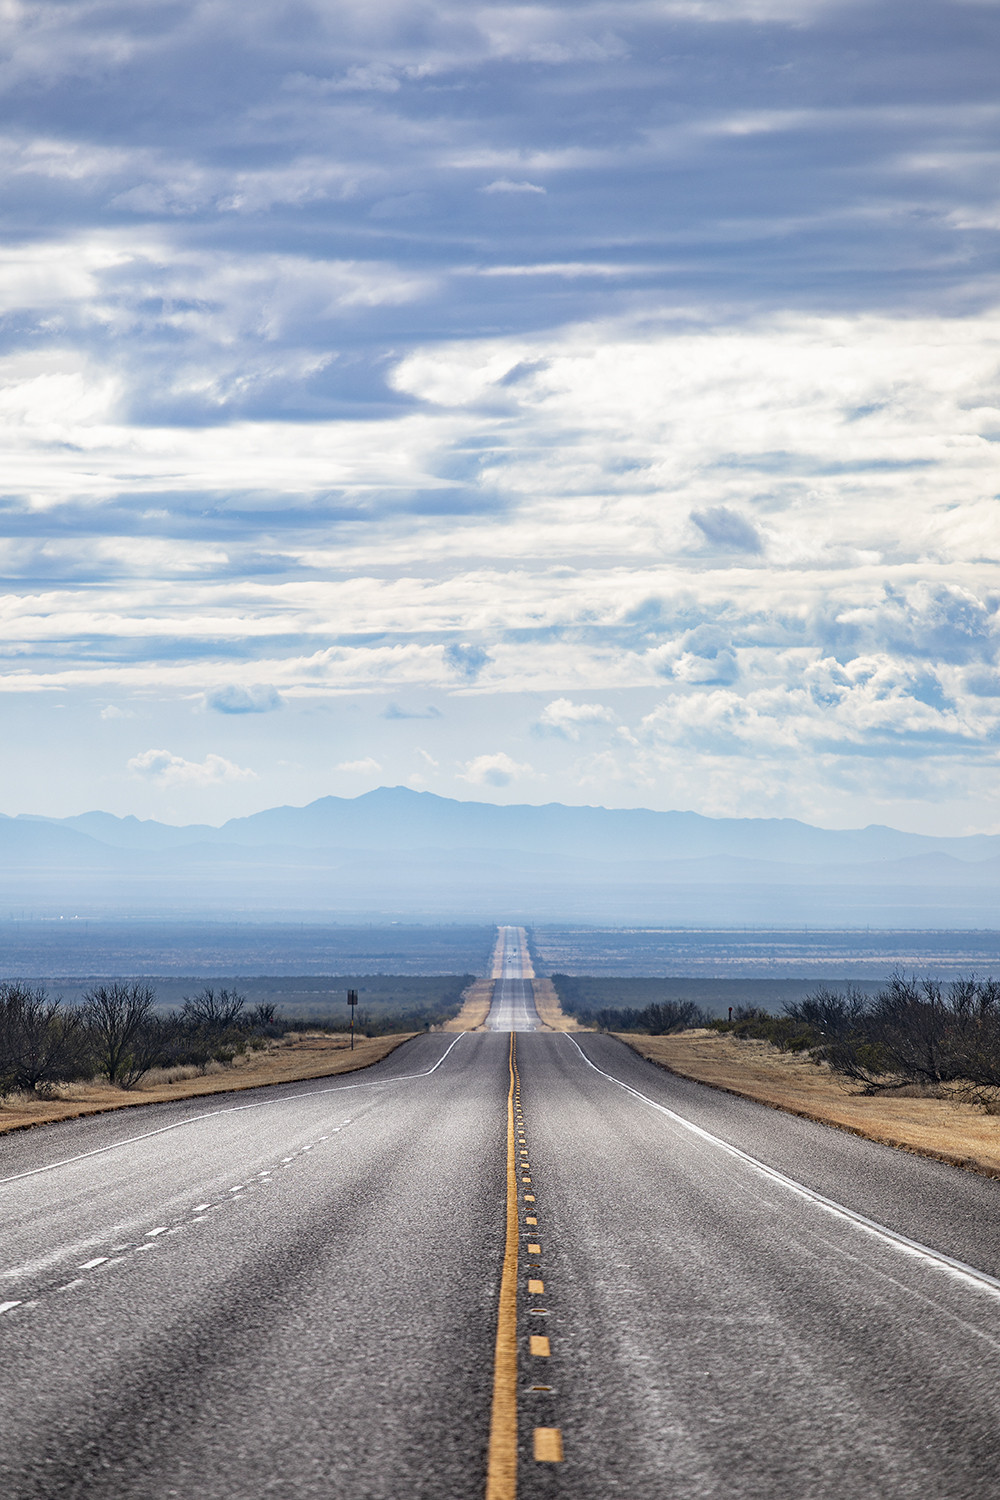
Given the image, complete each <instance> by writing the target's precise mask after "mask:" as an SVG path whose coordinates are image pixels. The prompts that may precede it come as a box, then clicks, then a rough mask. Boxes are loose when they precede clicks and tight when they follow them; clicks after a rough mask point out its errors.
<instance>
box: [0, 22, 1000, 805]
mask: <svg viewBox="0 0 1000 1500" xmlns="http://www.w3.org/2000/svg"><path fill="white" fill-rule="evenodd" d="M4 25H5V27H6V30H7V45H6V46H5V52H7V54H8V57H9V60H8V62H7V64H6V69H5V71H4V72H3V74H2V75H0V84H2V86H3V87H4V88H5V90H6V95H7V109H6V118H7V122H8V123H7V133H6V135H5V137H4V138H3V141H2V143H0V144H2V165H0V171H2V173H3V176H4V185H5V205H6V206H5V210H4V217H5V231H6V233H5V242H6V244H5V249H4V251H3V252H2V254H0V311H2V318H3V328H4V335H5V337H4V342H3V353H2V356H0V439H2V441H3V444H4V450H5V453H6V455H7V462H6V465H5V475H4V494H3V498H2V502H0V503H2V506H3V528H2V534H3V539H2V541H0V560H2V567H3V572H4V575H5V577H6V579H7V580H8V591H7V593H6V595H5V598H4V600H3V604H2V616H0V619H2V639H3V650H4V653H5V663H4V672H3V676H2V679H0V688H3V689H4V690H6V691H5V697H4V700H3V701H4V702H5V704H7V705H8V706H9V708H8V712H9V716H10V722H11V724H12V726H13V733H11V734H10V735H9V736H8V738H7V743H6V745H5V747H4V750H3V756H4V769H5V781H6V784H7V786H8V788H9V789H11V790H10V792H9V796H8V799H7V804H6V805H7V810H9V811H18V810H45V811H53V812H55V811H63V812H71V811H76V810H79V808H80V806H81V805H87V804H92V803H95V802H101V803H103V804H104V805H111V806H114V807H115V808H116V810H119V811H126V810H129V809H130V808H131V807H133V806H134V807H136V808H138V809H139V810H141V811H146V812H156V813H157V814H158V815H160V816H167V817H170V816H174V817H185V818H186V817H190V816H202V815H204V810H205V808H206V807H207V806H208V805H209V799H211V805H212V806H213V807H218V808H219V809H220V810H221V812H222V813H225V812H236V811H242V810H245V809H247V808H249V807H251V806H255V805H260V803H261V802H262V801H263V802H268V801H274V800H278V799H279V798H288V799H289V800H292V799H294V800H304V799H305V798H307V797H308V796H312V795H317V794H319V793H321V792H324V791H327V790H330V789H336V790H343V791H345V792H354V791H357V790H360V789H361V786H362V785H363V784H365V782H366V780H367V781H368V782H374V781H377V780H379V779H382V777H383V774H384V775H388V776H389V777H391V778H392V779H397V780H401V781H402V780H405V781H408V782H409V783H410V784H411V785H414V786H424V785H426V786H433V787H434V788H435V789H438V790H441V791H445V792H452V791H453V792H457V793H458V794H459V795H461V794H462V789H463V788H465V789H466V791H467V790H468V787H469V786H470V785H475V786H478V787H485V788H487V789H491V795H496V796H497V797H498V798H500V799H505V798H510V799H514V798H517V799H523V798H525V797H528V798H530V799H531V800H539V801H540V800H547V799H550V798H559V799H561V800H588V801H597V800H603V801H606V802H609V803H614V804H618V805H628V804H629V803H634V802H635V801H638V800H641V801H643V802H645V803H650V802H652V803H654V804H655V805H659V806H675V805H686V806H694V807H697V808H699V809H700V810H702V811H705V812H709V813H720V812H721V813H743V814H746V813H772V812H787V813H792V814H796V815H801V816H806V817H809V818H812V819H815V820H818V821H830V822H839V823H857V822H860V821H865V820H866V819H867V818H870V817H871V818H883V817H884V818H885V819H886V820H887V821H892V822H894V823H897V824H903V825H904V826H909V827H914V828H926V829H927V830H928V831H942V832H950V831H952V830H953V829H955V830H970V831H972V830H991V829H994V828H996V827H998V826H1000V809H998V806H997V797H996V793H995V790H994V784H995V779H996V778H995V771H996V743H997V734H998V729H1000V674H998V669H997V647H998V626H997V606H998V601H1000V591H998V584H997V572H996V557H997V551H998V547H1000V537H998V528H997V520H996V516H997V490H998V488H1000V485H998V474H997V453H998V446H997V445H998V443H1000V375H998V347H1000V313H997V312H996V311H995V310H994V308H995V304H996V303H997V302H998V301H1000V294H998V291H997V287H996V283H995V273H994V271H993V269H992V261H991V259H990V255H991V247H992V245H993V244H994V243H995V233H996V228H997V227H998V225H1000V209H998V206H997V198H996V189H995V170H994V169H995V161H996V150H997V147H996V127H997V119H998V116H997V110H996V106H995V104H994V103H993V98H992V92H993V82H992V72H993V70H992V67H991V66H990V61H989V60H990V58H991V57H992V58H994V59H995V56H996V41H997V38H996V34H995V31H996V17H995V14H994V13H993V12H992V11H991V10H990V9H989V8H986V7H979V6H967V7H966V6H948V7H947V8H945V7H937V6H919V5H918V6H916V7H913V6H907V7H906V9H905V11H904V10H903V9H900V10H898V11H897V10H896V9H895V8H894V7H893V6H891V5H883V6H880V7H878V8H877V9H876V10H875V11H871V10H870V9H869V10H866V11H861V10H859V9H857V8H854V7H850V6H839V5H837V4H830V5H814V4H805V3H794V0H787V3H783V0H773V3H770V0H761V3H750V0H748V3H746V4H743V3H736V0H734V3H732V4H729V3H721V0H720V3H718V4H708V3H706V4H699V5H697V6H695V5H684V4H666V3H657V4H653V3H642V4H630V3H627V0H626V3H624V4H622V3H619V4H616V5H615V6H613V7H610V6H603V5H599V4H595V5H589V6H572V7H565V6H561V5H548V6H546V5H540V6H539V5H534V6H531V7H519V6H507V5H488V6H479V7H476V6H472V7H469V6H462V7H458V6H452V5H450V4H448V3H444V0H435V3H433V4H428V5H427V6H424V7H412V6H408V7H405V8H403V9H400V10H399V11H398V12H397V11H395V10H393V9H392V8H386V7H370V6H368V7H361V6H353V5H350V4H339V5H337V6H327V5H324V6H319V5H309V4H303V5H301V6H299V7H298V8H297V9H296V10H295V11H294V13H293V12H291V11H289V12H281V13H280V14H279V13H278V12H276V11H275V10H274V8H273V7H265V6H255V5H249V6H247V5H242V6H241V7H239V9H238V10H237V9H236V8H235V7H233V6H231V5H227V4H226V3H223V0H217V3H213V4H207V3H206V4H188V5H181V6H178V7H172V8H171V9H170V10H169V11H167V10H166V9H163V10H162V11H153V12H150V11H149V9H148V7H140V6H138V5H136V6H129V5H126V6H125V7H121V6H118V7H113V8H112V7H107V8H105V7H102V6H100V5H97V6H94V5H92V4H88V5H76V4H72V3H71V4H66V5H58V6H56V5H48V4H39V5H32V4H27V5H22V6H20V7H17V8H16V9H11V10H10V11H8V12H7V13H6V17H5V21H4ZM279 710H280V712H279ZM70 724H72V729H71V730H70V729H69V728H68V727H67V726H69V725H70ZM68 734H69V735H71V736H72V740H71V742H72V744H73V748H74V755H73V758H72V761H73V763H72V766H71V767H70V768H69V769H68V770H67V768H66V765H65V746H66V743H67V738H66V737H67V735H68ZM57 768H58V769H57ZM54 777H55V778H56V788H57V789H56V795H57V798H62V799H63V802H62V803H60V805H59V806H54V805H53V804H52V802H51V800H49V801H43V800H42V799H43V797H44V796H45V795H46V793H47V792H51V790H52V788H53V778H54ZM227 799H228V800H227Z"/></svg>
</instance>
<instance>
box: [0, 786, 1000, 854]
mask: <svg viewBox="0 0 1000 1500" xmlns="http://www.w3.org/2000/svg"><path fill="white" fill-rule="evenodd" d="M10 824H14V825H16V826H17V827H19V828H25V829H27V828H32V827H33V828H39V829H40V828H42V827H48V828H59V829H64V830H66V831H67V832H72V833H75V834H77V835H80V836H83V837H86V838H87V839H88V840H93V841H95V842H97V843H100V844H103V845H105V846H108V847H112V848H117V849H135V850H147V851H161V850H166V849H180V848H191V847H192V846H195V845H202V846H204V845H218V844H236V845H241V846H244V847H258V848H266V847H272V848H273V847H275V846H282V847H288V848H299V849H343V850H345V851H356V850H360V849H367V850H371V851H377V850H384V851H402V850H418V849H428V850H429V849H433V850H440V851H442V852H447V851H451V850H456V849H469V850H477V851H478V850H491V851H497V850H501V849H506V850H516V851H523V852H525V853H537V854H567V855H573V856H576V855H582V856H584V857H586V858H589V859H606V860H618V859H626V860H650V859H652V860H657V861H662V860H679V859H680V860H684V859H704V858H708V857H711V856H721V857H723V858H729V859H748V858H749V859H758V860H759V859H764V860H771V861H778V862H782V863H792V864H811V863H814V862H815V863H823V864H867V863H869V862H874V861H880V860H886V861H889V860H903V859H906V858H910V857H915V856H919V855H930V854H938V855H942V854H943V855H950V856H951V857H952V858H955V859H959V860H963V861H968V862H979V861H984V860H989V859H991V858H1000V835H996V834H973V835H968V836H964V837H958V838H947V837H944V838H941V837H934V836H933V835H929V834H916V833H906V832H903V831H902V830H900V829H895V828H889V827H886V826H884V825H879V824H871V825H869V826H868V827H867V828H859V829H828V828H819V827H816V826H814V825H813V824H809V823H803V822H801V821H799V820H797V819H794V818H709V817H705V816H704V815H703V814H700V813H693V812H656V811H653V810H651V809H647V808H627V809H620V808H604V807H587V806H578V807H575V806H569V805H566V804H564V803H559V802H550V803H546V804H542V805H540V806H535V805H531V804H525V803H515V804H509V805H500V804H496V803H490V802H459V801H457V800H455V799H453V798H447V797H438V796H436V795H435V794H434V793H433V792H415V791H412V790H411V789H410V788H408V787H379V788H378V789H377V790H376V791H372V792H366V793H364V794H363V795H362V796H360V797H354V798H344V797H320V798H318V799H317V800H316V801H314V802H311V803H309V804H307V805H306V806H305V807H272V808H267V809H265V810H264V811H262V812H259V813H252V814H250V815H249V816H248V817H244V818H231V819H230V820H229V821H228V822H226V823H223V824H222V825H221V827H214V826H212V825H211V824H191V825H188V826H186V827H175V826H173V825H171V824H167V823H158V822H155V821H153V820H146V821H144V820H141V819H139V818H135V817H133V816H128V817H124V818H119V817H116V816H115V815H114V814H112V813H105V812H97V811H95V812H88V813H82V814H79V815H77V816H74V817H69V818H48V817H45V816H44V815H41V814H32V815H25V814H21V815H19V816H18V817H16V818H13V819H11V818H0V828H2V829H3V830H4V832H5V833H6V830H7V827H8V826H9V825H10ZM28 837H29V839H30V835H29V836H28ZM39 837H40V838H41V835H39ZM4 842H5V843H6V842H7V840H6V838H5V840H4ZM22 847H24V848H27V847H30V844H29V842H28V841H26V842H25V843H24V844H23V845H22Z"/></svg>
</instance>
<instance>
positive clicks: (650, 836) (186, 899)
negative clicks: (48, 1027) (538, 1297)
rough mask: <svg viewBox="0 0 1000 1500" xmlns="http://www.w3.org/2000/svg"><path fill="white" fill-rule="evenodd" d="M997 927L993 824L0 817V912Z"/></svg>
mask: <svg viewBox="0 0 1000 1500" xmlns="http://www.w3.org/2000/svg"><path fill="white" fill-rule="evenodd" d="M4 909H6V910H8V911H10V912H11V913H12V914H13V913H14V912H17V911H21V912H23V911H25V910H28V909H30V910H32V911H36V912H46V911H48V912H51V913H53V914H57V915H58V914H69V915H73V914H80V913H86V914H90V915H95V914H97V913H100V912H115V913H118V914H123V913H126V912H128V913H132V914H134V915H142V914H149V913H157V914H159V915H166V914H168V913H173V914H174V915H180V914H184V915H185V916H186V917H189V916H193V915H204V916H208V915H212V914H215V915H222V914H227V913H233V912H240V913H244V914H245V915H248V916H249V914H251V913H252V914H253V915H252V917H251V918H250V919H251V920H254V921H260V920H266V919H267V918H268V916H269V915H270V916H280V917H281V919H282V920H287V918H288V916H289V915H290V914H296V915H297V914H300V913H305V912H309V913H311V914H312V916H313V918H314V919H315V920H321V919H322V917H323V915H324V914H326V915H327V916H328V918H331V919H334V920H340V917H341V914H353V915H354V916H355V917H356V916H358V915H360V914H366V915H368V914H375V915H378V914H381V917H382V918H385V917H387V916H391V917H409V918H413V917H414V916H417V915H419V916H420V918H421V919H422V920H424V919H429V920H442V919H443V920H447V921H451V920H454V919H460V920H465V919H469V920H473V919H475V920H492V919H494V918H497V919H503V918H504V916H505V914H506V916H507V917H508V918H511V919H513V918H514V917H516V918H517V919H518V920H523V921H528V922H534V921H549V920H556V921H562V920H581V921H596V922H599V923H604V922H609V921H614V922H618V923H625V924H628V923H631V922H633V921H639V922H643V923H645V922H650V921H652V922H654V923H661V924H666V925H678V924H679V925H682V926H683V925H688V924H695V925H697V924H700V923H704V922H707V923H709V924H711V925H723V926H725V925H727V924H729V923H732V922H736V923H740V922H763V923H766V924H772V923H773V924H777V925H781V924H784V923H787V922H789V921H800V922H808V923H817V922H818V923H821V924H826V925H836V926H854V925H862V926H863V925H865V924H867V923H869V922H875V923H876V924H878V925H890V926H904V927H905V926H909V927H913V928H930V927H964V928H969V927H976V928H993V927H1000V837H997V836H991V835H980V836H975V837H971V838H932V837H929V836H924V835H919V834H908V833H903V832H901V831H899V830H897V829H892V828H882V827H878V826H873V827H870V828H864V829H852V830H844V831H840V830H835V829H823V828H814V827H812V826H811V825H809V824H807V823H801V822H796V821H795V820H794V819H725V818H720V819H713V818H706V817H702V816H701V815H699V814H697V813H683V812H678V813H662V812H652V811H647V810H644V809H629V810H626V811H619V810H616V809H607V808H590V807H567V806H564V805H562V804H559V803H549V804H548V805H546V806H543V807H531V806H524V805H520V806H513V807H509V806H508V807H505V806H498V805H495V804H492V803H476V802H458V801H452V800H449V799H447V798H443V797H437V796H435V795H433V794H432V793H429V792H413V791H410V790H408V789H407V788H405V787H394V788H380V789H379V790H378V791H376V792H369V793H366V794H365V795H364V796H361V797H357V798H353V799H343V798H337V797H323V798H320V799H319V800H318V801H316V802H313V803H310V804H309V805H308V806H307V807H300V808H297V807H278V808H269V809H267V810H266V811H264V812H261V813H255V814H253V815H252V816H250V817H247V818H236V819H232V820H230V822H228V823H224V824H223V825H222V826H221V827H219V828H216V827H213V826H211V825H209V824H193V825H190V826H188V827H186V828H176V827H173V826H171V825H169V824H163V823H156V822H154V821H148V822H144V821H141V820H140V819H138V818H131V817H130V818H116V817H114V816H113V815H112V814H110V813H103V812H91V813H84V814H81V815H80V816H77V817H72V818H62V819H57V818H51V819H50V818H45V817H42V816H32V817H27V816H21V817H16V818H10V817H3V816H0V911H2V910H4Z"/></svg>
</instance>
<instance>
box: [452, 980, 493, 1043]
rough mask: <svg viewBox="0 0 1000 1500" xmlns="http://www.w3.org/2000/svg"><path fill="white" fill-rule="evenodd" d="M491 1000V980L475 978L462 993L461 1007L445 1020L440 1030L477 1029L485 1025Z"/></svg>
mask: <svg viewBox="0 0 1000 1500" xmlns="http://www.w3.org/2000/svg"><path fill="white" fill-rule="evenodd" d="M492 1001H493V980H492V979H477V980H476V982H475V984H470V985H469V988H468V989H467V990H465V991H464V993H463V995H462V1009H461V1010H460V1011H459V1013H458V1015H457V1016H453V1017H452V1019H451V1020H450V1021H445V1023H444V1025H443V1026H442V1028H441V1030H442V1031H478V1029H479V1028H480V1027H481V1026H485V1024H486V1017H487V1016H488V1015H489V1013H490V1005H491V1004H492Z"/></svg>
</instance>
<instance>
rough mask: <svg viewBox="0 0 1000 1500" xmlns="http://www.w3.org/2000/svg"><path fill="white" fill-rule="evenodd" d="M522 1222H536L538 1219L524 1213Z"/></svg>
mask: <svg viewBox="0 0 1000 1500" xmlns="http://www.w3.org/2000/svg"><path fill="white" fill-rule="evenodd" d="M524 1222H525V1223H526V1224H537V1223H538V1220H537V1219H533V1218H532V1217H531V1215H530V1214H525V1216H524Z"/></svg>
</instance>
